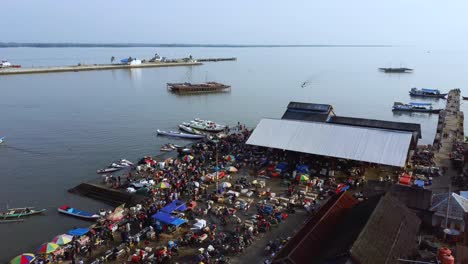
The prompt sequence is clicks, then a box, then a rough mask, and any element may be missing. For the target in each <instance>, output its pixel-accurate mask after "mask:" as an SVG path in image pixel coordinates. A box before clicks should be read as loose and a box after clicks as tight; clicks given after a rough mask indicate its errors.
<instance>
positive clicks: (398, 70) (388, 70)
mask: <svg viewBox="0 0 468 264" xmlns="http://www.w3.org/2000/svg"><path fill="white" fill-rule="evenodd" d="M379 70H381V71H383V72H385V73H410V72H413V69H410V68H401V67H400V68H379Z"/></svg>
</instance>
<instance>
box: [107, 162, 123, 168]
mask: <svg viewBox="0 0 468 264" xmlns="http://www.w3.org/2000/svg"><path fill="white" fill-rule="evenodd" d="M109 167H112V168H121V169H123V168H126V167H128V166H127V165H123V164H117V163H112V164H111V165H110V166H109Z"/></svg>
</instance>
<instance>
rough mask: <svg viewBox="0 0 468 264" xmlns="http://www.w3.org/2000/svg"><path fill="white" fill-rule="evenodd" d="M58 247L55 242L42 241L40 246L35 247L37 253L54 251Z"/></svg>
mask: <svg viewBox="0 0 468 264" xmlns="http://www.w3.org/2000/svg"><path fill="white" fill-rule="evenodd" d="M58 248H59V245H57V244H55V243H50V242H49V243H44V244H42V245H41V246H40V247H38V248H37V249H36V253H38V254H49V253H52V252H54V251H56V250H57V249H58Z"/></svg>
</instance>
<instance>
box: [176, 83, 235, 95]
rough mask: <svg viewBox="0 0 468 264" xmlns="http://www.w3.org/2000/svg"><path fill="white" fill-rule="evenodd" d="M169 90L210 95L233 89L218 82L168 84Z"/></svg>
mask: <svg viewBox="0 0 468 264" xmlns="http://www.w3.org/2000/svg"><path fill="white" fill-rule="evenodd" d="M167 89H168V90H169V91H171V92H174V93H209V92H222V91H226V90H229V89H231V86H230V85H225V84H222V83H218V82H206V83H167Z"/></svg>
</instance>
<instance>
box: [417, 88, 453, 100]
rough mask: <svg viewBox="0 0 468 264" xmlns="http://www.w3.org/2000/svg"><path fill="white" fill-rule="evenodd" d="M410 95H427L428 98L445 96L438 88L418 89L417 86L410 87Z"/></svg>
mask: <svg viewBox="0 0 468 264" xmlns="http://www.w3.org/2000/svg"><path fill="white" fill-rule="evenodd" d="M409 94H410V96H416V97H429V98H445V96H446V95H447V94H446V93H440V91H439V90H437V89H426V88H422V89H418V88H415V87H413V88H411V90H410V91H409Z"/></svg>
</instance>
